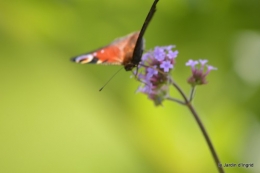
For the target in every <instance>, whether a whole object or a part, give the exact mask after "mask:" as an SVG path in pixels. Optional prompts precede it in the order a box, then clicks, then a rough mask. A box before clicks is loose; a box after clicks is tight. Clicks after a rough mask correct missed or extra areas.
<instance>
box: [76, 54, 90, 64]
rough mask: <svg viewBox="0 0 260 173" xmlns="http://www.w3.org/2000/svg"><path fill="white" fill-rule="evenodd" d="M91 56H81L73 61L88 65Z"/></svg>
mask: <svg viewBox="0 0 260 173" xmlns="http://www.w3.org/2000/svg"><path fill="white" fill-rule="evenodd" d="M93 58H94V57H93V56H92V55H91V54H88V55H82V56H79V57H77V58H76V59H75V61H76V62H77V63H88V62H90V61H92V60H93Z"/></svg>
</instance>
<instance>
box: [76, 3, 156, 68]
mask: <svg viewBox="0 0 260 173" xmlns="http://www.w3.org/2000/svg"><path fill="white" fill-rule="evenodd" d="M158 1H159V0H154V2H153V4H152V6H151V8H150V10H149V13H148V15H147V16H146V19H145V21H144V23H143V26H142V28H141V31H140V32H139V31H137V32H133V33H130V34H128V35H126V36H124V37H121V38H118V39H116V40H115V41H113V42H112V43H110V44H109V45H107V46H104V47H102V48H99V49H97V50H95V51H91V52H88V53H85V54H82V55H79V56H76V57H74V58H72V59H71V60H72V61H73V62H76V63H80V64H86V63H92V64H111V65H123V66H124V68H125V70H126V71H130V70H132V69H133V68H134V67H137V66H138V65H139V63H140V61H141V57H142V54H143V50H144V40H143V35H144V33H145V31H146V28H147V26H148V24H149V22H150V21H151V19H152V17H153V15H154V13H155V11H156V4H157V2H158Z"/></svg>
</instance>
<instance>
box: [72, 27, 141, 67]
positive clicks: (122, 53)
mask: <svg viewBox="0 0 260 173" xmlns="http://www.w3.org/2000/svg"><path fill="white" fill-rule="evenodd" d="M138 36H139V32H134V33H131V34H128V35H127V36H124V37H121V38H118V39H116V40H115V41H113V42H112V43H111V44H109V45H108V46H105V47H102V48H100V49H97V50H95V51H92V52H89V53H85V54H82V55H79V56H76V57H74V58H72V61H73V62H76V63H81V64H86V63H92V64H111V65H125V64H127V63H129V62H130V61H131V58H132V56H133V51H134V48H135V44H136V41H137V38H138Z"/></svg>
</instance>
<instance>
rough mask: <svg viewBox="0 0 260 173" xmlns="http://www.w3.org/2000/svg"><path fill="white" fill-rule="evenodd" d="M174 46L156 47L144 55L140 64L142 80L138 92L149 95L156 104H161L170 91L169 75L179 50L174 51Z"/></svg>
mask: <svg viewBox="0 0 260 173" xmlns="http://www.w3.org/2000/svg"><path fill="white" fill-rule="evenodd" d="M173 48H174V46H172V45H170V46H163V47H159V46H158V47H155V49H154V50H151V51H149V52H147V53H146V54H144V55H143V57H142V61H141V63H140V65H139V69H140V71H141V72H140V73H139V74H138V79H139V80H140V81H141V86H139V88H138V90H137V92H142V93H144V94H147V95H148V98H150V99H151V100H153V101H154V103H155V105H161V103H162V101H163V100H164V99H165V98H166V97H167V96H168V93H169V78H168V75H169V73H170V72H171V70H172V69H173V68H174V65H175V58H176V57H177V55H178V51H177V50H175V51H172V49H173Z"/></svg>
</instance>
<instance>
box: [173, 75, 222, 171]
mask: <svg viewBox="0 0 260 173" xmlns="http://www.w3.org/2000/svg"><path fill="white" fill-rule="evenodd" d="M170 82H171V83H172V85H173V86H174V87H175V88H176V89H177V90H178V91H179V93H180V94H181V95H182V97H183V99H184V101H185V103H186V105H187V107H188V108H189V110H190V111H191V113H192V115H193V116H194V118H195V120H196V122H197V124H198V125H199V128H200V130H201V131H202V134H203V136H204V138H205V140H206V142H207V144H208V147H209V149H210V152H211V154H212V156H213V159H214V161H215V164H216V166H217V169H218V172H219V173H225V172H224V169H223V167H222V166H219V165H220V160H219V158H218V155H217V153H216V151H215V149H214V147H213V144H212V142H211V140H210V138H209V135H208V133H207V131H206V129H205V127H204V125H203V123H202V121H201V119H200V118H199V115H198V114H197V112H196V111H195V109H194V107H193V106H192V104H191V102H190V101H189V100H188V98H187V97H186V95H185V94H184V92H183V91H182V89H181V88H180V87H179V86H178V85H177V84H176V83H175V82H174V81H173V79H170Z"/></svg>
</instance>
